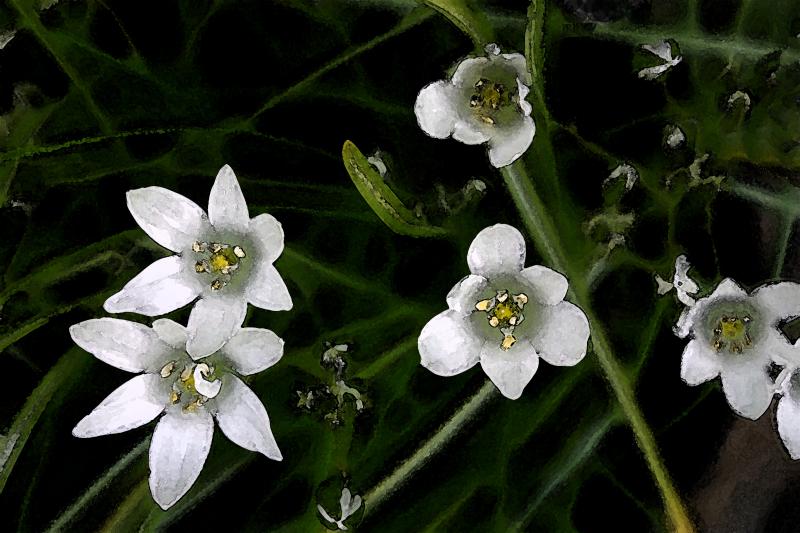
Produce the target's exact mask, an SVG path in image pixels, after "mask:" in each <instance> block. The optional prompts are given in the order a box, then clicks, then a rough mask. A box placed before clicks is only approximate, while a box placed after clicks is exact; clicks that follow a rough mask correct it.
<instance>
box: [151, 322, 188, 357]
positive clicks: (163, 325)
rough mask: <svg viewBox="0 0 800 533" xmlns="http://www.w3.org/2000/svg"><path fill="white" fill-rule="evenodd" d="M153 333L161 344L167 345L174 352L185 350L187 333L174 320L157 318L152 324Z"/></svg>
mask: <svg viewBox="0 0 800 533" xmlns="http://www.w3.org/2000/svg"><path fill="white" fill-rule="evenodd" d="M153 331H155V332H156V334H157V335H158V338H159V339H161V340H162V342H165V343H167V344H169V345H170V346H172V347H173V348H175V349H176V350H186V341H187V340H189V332H188V331H187V330H186V328H185V327H183V326H182V325H180V324H178V323H177V322H175V321H174V320H170V319H168V318H159V319H158V320H156V321H154V322H153Z"/></svg>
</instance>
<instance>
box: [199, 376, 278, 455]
mask: <svg viewBox="0 0 800 533" xmlns="http://www.w3.org/2000/svg"><path fill="white" fill-rule="evenodd" d="M224 381H225V383H224V385H223V387H222V390H221V391H220V393H219V396H217V398H216V400H215V401H216V411H215V413H214V416H216V417H217V423H219V427H220V429H221V430H222V432H223V433H225V436H226V437H228V438H229V439H231V440H232V441H233V442H235V443H236V444H238V445H239V446H241V447H242V448H244V449H246V450H251V451H254V452H259V453H263V454H264V455H266V456H267V457H269V458H270V459H274V460H275V461H280V460H282V459H283V456H282V455H281V451H280V449H278V443H277V442H275V437H274V436H273V435H272V429H270V425H269V416H267V410H266V409H265V408H264V404H262V403H261V400H259V399H258V396H256V395H255V393H253V391H251V390H250V388H249V387H248V386H247V385H245V384H244V383H242V380H240V379H239V378H237V377H236V376H234V375H231V374H227V375H226V376H225V378H224Z"/></svg>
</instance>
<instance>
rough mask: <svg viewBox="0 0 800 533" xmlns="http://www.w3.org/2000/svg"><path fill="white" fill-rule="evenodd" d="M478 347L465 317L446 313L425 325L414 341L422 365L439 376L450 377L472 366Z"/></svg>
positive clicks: (481, 341) (478, 354) (477, 354)
mask: <svg viewBox="0 0 800 533" xmlns="http://www.w3.org/2000/svg"><path fill="white" fill-rule="evenodd" d="M482 344H483V339H480V338H479V337H478V336H477V335H476V334H475V333H474V332H473V331H472V329H471V327H470V324H469V322H468V321H467V318H466V317H464V316H462V315H460V314H459V313H458V312H456V311H450V310H448V311H444V312H442V313H439V314H438V315H436V316H435V317H433V318H432V319H431V320H430V321H429V322H428V323H427V324H425V327H424V328H422V332H421V333H420V334H419V339H418V340H417V347H418V348H419V355H420V358H421V363H422V366H424V367H425V368H427V369H428V370H430V371H431V372H433V373H434V374H436V375H439V376H453V375H455V374H460V373H461V372H464V371H465V370H468V369H470V368H472V367H473V366H475V364H476V363H477V362H478V360H479V358H480V351H481V345H482Z"/></svg>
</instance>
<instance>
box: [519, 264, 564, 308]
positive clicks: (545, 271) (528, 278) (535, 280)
mask: <svg viewBox="0 0 800 533" xmlns="http://www.w3.org/2000/svg"><path fill="white" fill-rule="evenodd" d="M519 277H520V279H521V281H522V283H523V284H525V285H527V286H529V287H531V289H532V291H531V292H532V293H533V294H529V295H528V296H531V297H532V298H536V299H537V300H539V301H540V302H542V303H544V304H547V305H555V304H557V303H558V302H560V301H561V300H563V299H564V296H566V295H567V289H568V288H569V284H568V283H567V278H565V277H564V276H563V275H561V274H559V273H558V272H556V271H555V270H552V269H550V268H547V267H544V266H541V265H534V266H531V267H528V268H523V269H522V271H521V272H520V273H519Z"/></svg>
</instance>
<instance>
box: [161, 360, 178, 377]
mask: <svg viewBox="0 0 800 533" xmlns="http://www.w3.org/2000/svg"><path fill="white" fill-rule="evenodd" d="M173 370H175V361H170V362H169V363H167V364H166V365H164V366H162V367H161V377H162V378H168V377H169V376H170V374H172V371H173Z"/></svg>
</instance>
